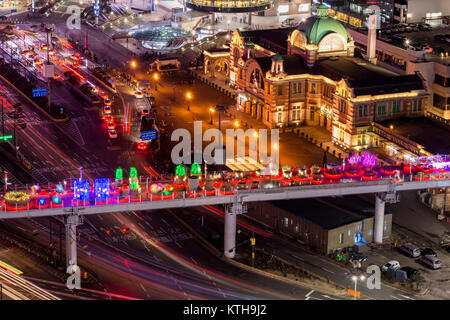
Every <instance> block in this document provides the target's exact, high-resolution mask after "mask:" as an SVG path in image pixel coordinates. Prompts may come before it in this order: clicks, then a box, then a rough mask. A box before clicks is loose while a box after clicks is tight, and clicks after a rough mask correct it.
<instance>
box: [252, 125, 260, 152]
mask: <svg viewBox="0 0 450 320" xmlns="http://www.w3.org/2000/svg"><path fill="white" fill-rule="evenodd" d="M253 136H254V137H255V140H256V143H255V151H257V149H258V137H259V135H258V131H256V130H255V132H253Z"/></svg>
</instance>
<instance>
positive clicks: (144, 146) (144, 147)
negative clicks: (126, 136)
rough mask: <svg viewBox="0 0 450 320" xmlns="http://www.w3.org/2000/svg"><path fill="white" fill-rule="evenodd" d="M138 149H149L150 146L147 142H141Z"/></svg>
mask: <svg viewBox="0 0 450 320" xmlns="http://www.w3.org/2000/svg"><path fill="white" fill-rule="evenodd" d="M137 149H138V150H141V151H144V150H147V149H148V146H147V144H146V143H145V142H139V143H138V145H137Z"/></svg>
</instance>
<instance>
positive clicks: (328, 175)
mask: <svg viewBox="0 0 450 320" xmlns="http://www.w3.org/2000/svg"><path fill="white" fill-rule="evenodd" d="M323 175H324V176H325V177H327V178H331V179H339V178H342V177H343V175H344V174H343V173H338V174H332V173H328V172H326V171H325V172H324V173H323Z"/></svg>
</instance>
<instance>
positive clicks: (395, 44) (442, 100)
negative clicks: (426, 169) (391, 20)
mask: <svg viewBox="0 0 450 320" xmlns="http://www.w3.org/2000/svg"><path fill="white" fill-rule="evenodd" d="M412 29H413V30H414V29H416V30H418V27H412ZM388 30H389V29H382V30H380V31H381V32H379V34H380V35H379V37H378V38H377V40H376V64H377V65H379V66H381V67H384V68H387V69H389V70H391V71H393V72H396V73H399V74H414V73H415V72H420V74H421V75H422V77H423V78H424V80H425V84H426V89H427V92H428V101H427V107H426V110H425V114H426V115H427V116H430V117H433V118H435V119H437V120H439V121H441V122H442V123H445V124H447V125H448V124H450V92H449V90H448V87H450V57H449V53H450V43H449V42H448V41H450V30H449V29H448V28H443V27H436V28H432V30H428V31H425V30H422V31H410V32H407V31H406V29H405V28H404V29H403V31H401V30H399V29H398V28H394V29H392V30H389V31H388ZM348 32H349V34H350V35H351V36H352V38H353V39H354V41H355V48H356V49H355V50H356V51H357V52H358V53H360V54H361V55H362V56H364V57H366V56H367V41H368V39H367V32H366V31H364V30H359V31H358V30H355V29H350V28H349V29H348Z"/></svg>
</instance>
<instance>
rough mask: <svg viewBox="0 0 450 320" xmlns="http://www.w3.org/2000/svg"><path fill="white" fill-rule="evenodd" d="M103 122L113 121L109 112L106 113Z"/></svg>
mask: <svg viewBox="0 0 450 320" xmlns="http://www.w3.org/2000/svg"><path fill="white" fill-rule="evenodd" d="M105 122H106V123H110V122H114V118H113V117H112V116H111V115H110V114H108V115H107V116H106V117H105Z"/></svg>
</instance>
